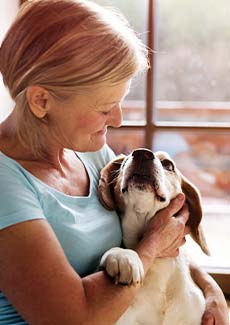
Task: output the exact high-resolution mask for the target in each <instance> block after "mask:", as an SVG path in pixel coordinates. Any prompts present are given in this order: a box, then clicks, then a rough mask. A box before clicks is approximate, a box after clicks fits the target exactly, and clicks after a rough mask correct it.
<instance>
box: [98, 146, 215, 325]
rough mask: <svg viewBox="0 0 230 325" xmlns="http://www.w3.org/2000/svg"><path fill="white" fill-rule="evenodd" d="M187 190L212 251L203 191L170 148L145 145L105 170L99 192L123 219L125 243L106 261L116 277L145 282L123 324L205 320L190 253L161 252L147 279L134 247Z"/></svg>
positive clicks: (188, 324)
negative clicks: (205, 226)
mask: <svg viewBox="0 0 230 325" xmlns="http://www.w3.org/2000/svg"><path fill="white" fill-rule="evenodd" d="M181 192H183V193H184V194H185V197H186V202H187V204H188V207H189V220H188V224H189V226H190V229H191V236H192V238H193V239H194V240H195V242H196V243H197V244H198V245H199V246H200V247H201V249H202V250H203V252H204V253H205V254H207V255H209V250H208V247H207V244H206V240H205V237H204V233H203V231H202V228H201V225H200V222H201V218H202V208H201V199H200V194H199V192H198V190H197V189H196V187H195V186H194V185H193V184H191V183H190V182H189V181H188V180H187V179H186V178H185V177H184V176H183V175H182V174H181V173H180V171H179V170H178V169H177V168H176V165H175V162H174V161H173V160H172V159H171V158H170V156H169V155H168V154H167V153H166V152H160V151H159V152H156V153H153V152H152V151H151V150H148V149H144V148H139V149H136V150H134V151H133V152H132V153H131V154H129V155H128V156H125V155H121V156H118V157H116V158H115V159H114V160H112V161H111V162H110V163H109V164H108V165H106V166H105V167H104V168H103V169H102V170H101V173H100V180H99V184H98V193H99V198H100V200H101V202H102V204H103V205H104V207H105V208H107V209H109V210H115V209H116V210H117V211H118V214H119V216H120V219H121V225H122V232H123V243H124V247H125V249H124V248H119V247H115V248H112V249H110V250H109V251H107V252H106V253H105V254H104V255H103V257H102V259H101V263H100V266H101V268H103V269H104V270H105V271H106V272H107V274H108V275H109V276H110V277H113V278H115V282H116V283H120V284H128V285H137V284H140V283H142V282H143V283H142V286H141V288H140V291H139V292H138V294H137V295H136V297H135V299H134V301H133V303H132V304H131V305H130V306H129V308H128V309H127V310H126V312H125V313H124V314H123V315H122V316H121V317H120V319H119V320H118V321H117V323H116V324H117V325H135V324H143V325H198V324H199V325H200V324H201V319H202V315H203V312H204V309H205V299H204V296H203V293H202V292H201V290H200V288H198V286H197V285H196V284H195V283H194V281H193V280H192V277H191V275H190V271H189V263H188V259H187V257H186V255H185V254H184V253H183V252H181V249H180V253H179V255H178V256H177V257H175V258H174V257H173V258H156V259H155V261H154V263H153V265H152V266H151V268H150V269H149V271H148V272H147V274H146V276H145V278H144V281H143V277H144V272H143V265H142V262H141V260H140V258H139V257H138V255H137V253H136V252H135V251H134V248H135V246H136V245H137V243H138V241H139V240H140V238H141V236H142V234H143V233H144V231H145V229H146V225H147V224H148V222H149V220H150V219H151V218H154V216H155V215H156V213H157V211H159V210H161V209H163V208H165V207H166V206H168V204H169V202H170V200H172V199H173V198H175V197H176V196H177V194H179V193H181Z"/></svg>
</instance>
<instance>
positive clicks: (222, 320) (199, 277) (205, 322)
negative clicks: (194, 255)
mask: <svg viewBox="0 0 230 325" xmlns="http://www.w3.org/2000/svg"><path fill="white" fill-rule="evenodd" d="M190 271H191V275H192V277H193V279H194V281H195V282H196V283H197V285H198V286H199V287H200V288H201V290H202V291H203V293H204V296H205V303H206V307H205V312H204V315H203V317H202V325H229V324H230V321H229V312H228V306H227V303H226V300H225V297H224V295H223V292H222V290H221V289H220V287H219V286H218V284H217V283H216V282H215V281H214V279H213V278H212V277H211V276H210V275H208V273H206V272H205V271H203V270H202V269H201V268H200V267H198V266H197V265H195V264H194V263H193V264H190Z"/></svg>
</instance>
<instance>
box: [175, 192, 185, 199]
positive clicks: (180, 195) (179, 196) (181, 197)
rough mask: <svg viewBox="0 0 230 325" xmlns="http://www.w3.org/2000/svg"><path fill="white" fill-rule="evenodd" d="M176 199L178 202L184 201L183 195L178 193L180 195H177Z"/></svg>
mask: <svg viewBox="0 0 230 325" xmlns="http://www.w3.org/2000/svg"><path fill="white" fill-rule="evenodd" d="M176 199H177V200H178V201H182V200H183V199H184V195H183V194H182V193H180V194H178V195H177V197H176Z"/></svg>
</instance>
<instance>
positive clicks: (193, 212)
mask: <svg viewBox="0 0 230 325" xmlns="http://www.w3.org/2000/svg"><path fill="white" fill-rule="evenodd" d="M181 177H182V183H181V187H182V192H183V193H184V194H185V197H186V203H187V204H188V208H189V220H188V225H189V226H190V228H191V237H192V238H193V239H194V240H195V242H196V243H197V244H198V245H199V246H200V247H201V249H202V251H203V252H204V253H205V254H206V255H210V253H209V249H208V246H207V243H206V240H205V236H204V232H203V230H202V227H201V225H200V222H201V219H202V214H203V212H202V205H201V198H200V193H199V191H198V189H197V188H196V187H195V186H194V185H193V184H192V183H191V182H189V180H188V179H187V178H186V177H184V176H183V175H181Z"/></svg>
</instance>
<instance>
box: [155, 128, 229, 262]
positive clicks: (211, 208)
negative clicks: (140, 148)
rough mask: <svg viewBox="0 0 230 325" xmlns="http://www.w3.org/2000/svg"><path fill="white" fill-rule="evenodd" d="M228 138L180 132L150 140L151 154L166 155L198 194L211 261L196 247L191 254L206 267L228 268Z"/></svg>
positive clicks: (164, 133) (214, 133) (204, 133)
mask: <svg viewBox="0 0 230 325" xmlns="http://www.w3.org/2000/svg"><path fill="white" fill-rule="evenodd" d="M229 136H230V133H217V132H207V131H206V132H194V131H193V132H191V131H183V132H157V133H156V134H155V137H154V143H155V145H154V148H153V150H154V151H156V150H164V151H167V152H168V153H169V154H170V155H171V156H172V158H173V159H174V160H175V162H176V164H177V167H178V169H179V170H180V171H181V172H182V174H184V175H185V176H186V177H187V178H188V179H189V180H190V181H191V182H192V183H193V184H195V185H196V186H197V188H199V190H200V191H201V195H202V203H203V210H204V218H203V227H204V232H205V235H206V239H207V242H208V245H209V248H210V251H211V254H212V258H205V257H204V254H202V253H201V251H200V250H199V249H198V247H196V246H197V245H193V251H194V254H196V256H198V258H199V259H200V261H201V262H202V263H204V264H206V265H207V264H208V265H215V266H216V265H218V266H226V267H230V251H229V247H230V237H229V229H230V218H229V215H230V204H229V203H230V158H229V157H230V142H229ZM169 139H170V141H169ZM220 247H221V249H220ZM197 254H198V255H197Z"/></svg>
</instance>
